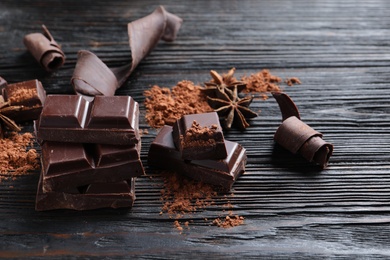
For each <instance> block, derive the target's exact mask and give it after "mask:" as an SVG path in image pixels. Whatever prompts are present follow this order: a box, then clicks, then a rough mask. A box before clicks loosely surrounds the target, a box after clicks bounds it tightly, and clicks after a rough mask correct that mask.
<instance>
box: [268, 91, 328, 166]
mask: <svg viewBox="0 0 390 260" xmlns="http://www.w3.org/2000/svg"><path fill="white" fill-rule="evenodd" d="M273 96H274V98H275V99H276V101H277V102H278V104H279V107H280V110H281V112H282V118H283V123H282V124H281V125H280V126H279V128H278V129H277V130H276V133H275V135H274V140H275V141H276V142H277V143H278V144H280V145H281V146H283V147H284V148H286V149H287V150H289V151H290V152H292V153H293V154H300V155H302V156H303V157H304V158H305V159H306V160H308V161H309V162H314V163H316V164H318V165H319V166H320V167H322V168H325V167H326V166H327V165H328V161H329V158H330V156H331V155H332V153H333V145H332V144H330V143H328V142H325V141H324V140H322V134H321V133H320V132H317V131H316V130H314V129H313V128H311V127H310V126H308V125H307V124H305V123H304V122H302V121H301V120H300V118H299V112H298V108H297V107H296V106H295V103H294V102H293V101H292V100H291V98H290V97H289V96H288V95H287V94H285V93H273Z"/></svg>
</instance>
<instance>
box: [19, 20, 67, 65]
mask: <svg viewBox="0 0 390 260" xmlns="http://www.w3.org/2000/svg"><path fill="white" fill-rule="evenodd" d="M42 29H43V34H42V33H30V34H27V35H26V36H24V39H23V43H24V45H25V46H26V48H27V50H28V51H29V52H30V53H31V54H32V55H33V56H34V58H35V59H36V60H37V61H38V62H39V63H40V64H41V66H42V67H43V68H44V69H45V70H46V71H48V72H52V71H55V70H57V69H59V68H60V67H62V65H64V63H65V54H64V53H63V51H62V50H61V47H60V46H59V45H58V43H57V42H56V41H55V40H54V38H53V36H52V35H51V34H50V32H49V30H48V29H47V28H46V26H45V25H42Z"/></svg>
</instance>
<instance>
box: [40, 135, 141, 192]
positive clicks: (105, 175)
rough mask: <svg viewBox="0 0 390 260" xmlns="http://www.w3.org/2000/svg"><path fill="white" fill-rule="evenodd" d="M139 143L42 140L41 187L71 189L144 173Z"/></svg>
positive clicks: (120, 179)
mask: <svg viewBox="0 0 390 260" xmlns="http://www.w3.org/2000/svg"><path fill="white" fill-rule="evenodd" d="M140 148H141V146H140V145H132V146H123V145H121V146H120V145H116V146H115V145H101V144H80V143H59V142H44V143H43V145H42V157H41V161H42V175H43V191H44V192H47V191H63V192H67V193H72V189H74V187H78V186H83V185H87V184H94V183H104V182H117V181H122V180H129V179H131V178H132V177H137V176H141V175H143V174H144V168H143V166H142V162H141V160H140V156H139V153H140Z"/></svg>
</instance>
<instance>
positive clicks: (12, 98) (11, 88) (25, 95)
mask: <svg viewBox="0 0 390 260" xmlns="http://www.w3.org/2000/svg"><path fill="white" fill-rule="evenodd" d="M2 95H3V97H4V101H6V102H9V104H10V106H21V108H20V109H19V110H8V111H7V112H4V114H5V115H6V116H8V117H9V118H11V119H12V120H14V121H15V122H24V121H30V120H35V119H38V117H39V115H40V114H41V111H42V107H43V105H44V103H45V99H46V91H45V90H44V88H43V86H42V83H41V82H40V81H38V80H36V79H35V80H28V81H23V82H18V83H14V84H8V85H7V86H5V87H4V88H3V89H2Z"/></svg>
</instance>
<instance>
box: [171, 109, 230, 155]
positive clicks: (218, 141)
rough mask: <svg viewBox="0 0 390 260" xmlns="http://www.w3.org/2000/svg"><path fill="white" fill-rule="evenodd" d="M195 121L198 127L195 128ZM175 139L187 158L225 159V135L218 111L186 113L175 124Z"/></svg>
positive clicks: (182, 153)
mask: <svg viewBox="0 0 390 260" xmlns="http://www.w3.org/2000/svg"><path fill="white" fill-rule="evenodd" d="M194 123H195V124H197V125H198V128H194ZM172 135H173V141H174V143H175V146H176V148H177V149H178V150H179V151H180V152H181V156H182V158H183V159H185V160H204V159H224V158H226V156H227V152H226V147H225V142H224V136H223V132H222V128H221V125H220V123H219V117H218V114H217V113H216V112H211V113H203V114H192V115H184V116H182V117H181V118H180V119H179V120H177V121H176V122H175V124H174V125H173V132H172Z"/></svg>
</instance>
